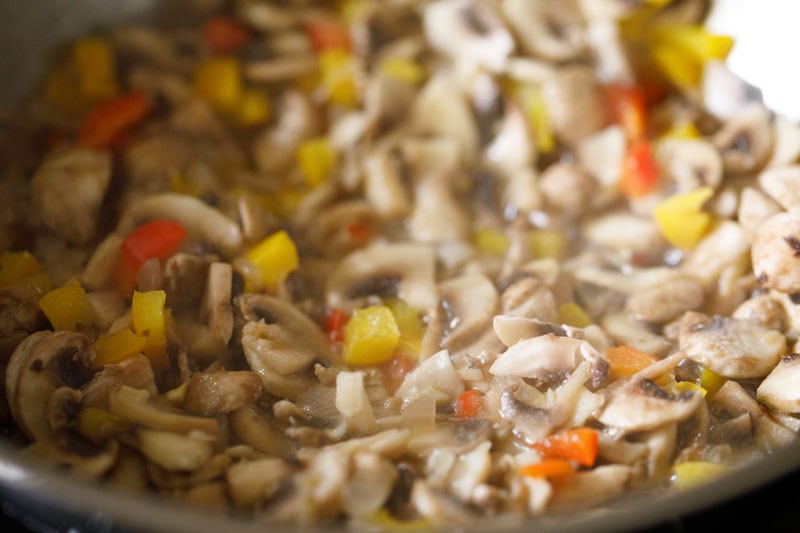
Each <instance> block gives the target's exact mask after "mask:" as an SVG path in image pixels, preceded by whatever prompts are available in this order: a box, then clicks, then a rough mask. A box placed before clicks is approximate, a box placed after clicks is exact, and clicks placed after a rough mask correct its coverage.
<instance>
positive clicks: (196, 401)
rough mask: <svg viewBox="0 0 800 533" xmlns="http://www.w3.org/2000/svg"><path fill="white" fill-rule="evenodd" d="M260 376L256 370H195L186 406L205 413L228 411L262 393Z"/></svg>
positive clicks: (253, 400) (239, 406) (185, 396)
mask: <svg viewBox="0 0 800 533" xmlns="http://www.w3.org/2000/svg"><path fill="white" fill-rule="evenodd" d="M261 390H262V384H261V379H260V378H259V377H258V375H257V374H255V373H254V372H248V371H245V370H240V371H235V372H230V371H227V370H217V371H216V372H211V373H206V372H195V373H194V374H192V377H191V378H189V381H188V382H187V385H186V394H185V395H184V398H183V407H184V409H187V410H189V411H191V412H192V413H196V414H199V415H202V416H214V415H218V414H220V413H229V412H231V411H235V410H236V409H240V408H242V407H244V406H246V405H249V404H251V403H253V402H255V401H256V400H258V398H259V397H260V396H261Z"/></svg>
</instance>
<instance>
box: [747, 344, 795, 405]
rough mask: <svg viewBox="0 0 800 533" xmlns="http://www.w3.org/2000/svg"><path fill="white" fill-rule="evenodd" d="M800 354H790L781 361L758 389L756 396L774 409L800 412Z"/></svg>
mask: <svg viewBox="0 0 800 533" xmlns="http://www.w3.org/2000/svg"><path fill="white" fill-rule="evenodd" d="M799 393H800V355H798V354H789V355H784V356H783V357H781V360H780V362H779V363H778V364H777V366H776V367H775V368H773V369H772V372H770V373H769V375H768V376H767V377H766V378H764V381H762V382H761V384H760V385H759V386H758V389H757V390H756V398H758V400H759V401H760V402H763V403H765V404H767V405H769V406H770V407H772V408H774V409H778V410H779V411H784V412H787V413H800V394H799Z"/></svg>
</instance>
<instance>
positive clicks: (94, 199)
mask: <svg viewBox="0 0 800 533" xmlns="http://www.w3.org/2000/svg"><path fill="white" fill-rule="evenodd" d="M110 182H111V155H110V154H108V153H104V152H95V151H91V150H84V149H71V150H67V151H63V152H56V153H54V154H52V155H51V156H49V157H48V158H47V159H45V161H44V163H43V164H42V166H41V167H40V168H39V170H37V171H36V174H34V176H33V178H32V179H31V193H32V195H33V204H34V206H35V208H36V210H37V212H38V214H39V215H40V216H41V218H42V222H44V224H45V225H46V226H47V227H48V228H50V230H52V231H53V232H55V233H56V234H58V235H59V236H61V237H63V238H64V239H66V240H67V241H68V242H70V243H72V244H78V245H82V244H86V243H88V242H89V241H90V240H91V239H92V238H93V237H94V235H95V232H96V228H97V221H98V216H99V214H100V207H101V204H102V202H103V197H104V196H105V194H106V190H107V189H108V186H109V183H110Z"/></svg>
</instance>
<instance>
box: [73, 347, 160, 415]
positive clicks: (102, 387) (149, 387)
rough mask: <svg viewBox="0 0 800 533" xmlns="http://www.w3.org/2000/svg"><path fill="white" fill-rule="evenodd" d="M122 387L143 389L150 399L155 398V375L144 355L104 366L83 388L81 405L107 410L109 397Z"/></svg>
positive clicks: (137, 355)
mask: <svg viewBox="0 0 800 533" xmlns="http://www.w3.org/2000/svg"><path fill="white" fill-rule="evenodd" d="M122 385H127V386H128V387H132V388H134V389H144V390H146V391H147V392H148V394H149V395H150V397H153V398H154V397H155V396H156V394H157V393H158V391H157V390H156V382H155V374H153V367H152V366H151V365H150V359H148V357H147V356H146V355H144V354H136V355H133V356H131V357H128V358H127V359H125V360H123V361H120V362H119V363H114V364H113V365H106V366H104V367H103V369H102V370H100V371H99V372H98V373H96V374H95V375H94V377H93V378H92V380H91V381H89V382H88V383H87V384H86V385H84V386H83V389H82V393H83V401H82V405H83V406H84V407H99V408H101V409H108V399H109V396H110V395H111V393H112V392H114V391H116V390H117V389H119V388H120V387H121V386H122Z"/></svg>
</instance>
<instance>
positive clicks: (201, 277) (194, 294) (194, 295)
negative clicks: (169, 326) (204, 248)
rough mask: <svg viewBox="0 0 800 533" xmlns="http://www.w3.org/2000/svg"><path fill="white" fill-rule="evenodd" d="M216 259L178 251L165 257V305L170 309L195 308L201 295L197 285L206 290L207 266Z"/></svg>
mask: <svg viewBox="0 0 800 533" xmlns="http://www.w3.org/2000/svg"><path fill="white" fill-rule="evenodd" d="M215 259H216V257H215V256H212V255H205V256H202V255H195V254H189V253H184V252H178V253H176V254H174V255H172V256H171V257H170V258H169V259H167V262H166V264H165V265H164V289H165V290H166V291H167V306H169V307H170V308H172V309H177V308H186V307H190V308H192V309H196V308H197V307H198V306H199V305H200V300H201V298H202V296H203V293H201V292H200V291H199V290H197V288H198V287H203V286H205V287H206V291H205V292H208V284H209V283H210V281H209V279H208V275H209V272H208V271H209V266H210V265H211V263H212V262H213V261H214V260H215Z"/></svg>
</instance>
